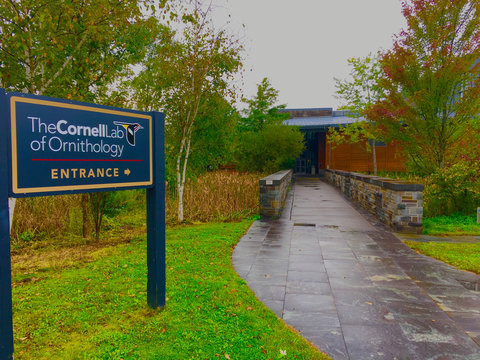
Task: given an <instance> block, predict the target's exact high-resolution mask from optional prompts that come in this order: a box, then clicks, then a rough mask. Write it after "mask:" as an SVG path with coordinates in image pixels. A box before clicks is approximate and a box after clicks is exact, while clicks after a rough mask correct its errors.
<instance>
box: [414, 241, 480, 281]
mask: <svg viewBox="0 0 480 360" xmlns="http://www.w3.org/2000/svg"><path fill="white" fill-rule="evenodd" d="M405 244H406V245H408V246H409V247H411V248H412V249H413V250H415V251H417V252H419V253H421V254H424V255H427V256H431V257H433V258H435V259H438V260H441V261H443V262H446V263H447V264H450V265H453V266H455V267H457V268H459V269H462V270H468V271H473V272H475V273H477V274H480V244H465V243H464V244H453V243H446V242H445V243H444V242H427V243H424V242H415V241H406V242H405Z"/></svg>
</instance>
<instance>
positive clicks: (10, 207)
mask: <svg viewBox="0 0 480 360" xmlns="http://www.w3.org/2000/svg"><path fill="white" fill-rule="evenodd" d="M16 202H17V199H15V198H8V213H9V221H10V231H12V222H13V212H14V211H15V203H16Z"/></svg>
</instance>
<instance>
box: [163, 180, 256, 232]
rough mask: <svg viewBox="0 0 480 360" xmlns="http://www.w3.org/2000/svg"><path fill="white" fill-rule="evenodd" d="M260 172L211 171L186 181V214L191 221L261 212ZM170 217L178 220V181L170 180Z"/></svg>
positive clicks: (168, 205)
mask: <svg viewBox="0 0 480 360" xmlns="http://www.w3.org/2000/svg"><path fill="white" fill-rule="evenodd" d="M260 178H261V175H260V174H248V173H240V172H231V171H215V172H209V173H206V174H204V175H202V176H200V177H199V178H198V179H195V180H189V181H187V183H186V184H185V192H184V216H185V220H186V221H187V222H196V221H200V222H207V221H232V220H237V219H241V218H245V217H248V216H252V215H255V214H258V205H259V191H260V187H259V184H258V181H259V179H260ZM167 188H168V191H167V194H170V195H169V196H168V195H167V197H166V199H165V200H166V202H165V203H166V206H165V212H166V221H167V223H168V224H174V223H176V222H177V200H176V189H175V185H174V184H172V185H170V184H167Z"/></svg>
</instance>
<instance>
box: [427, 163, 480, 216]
mask: <svg viewBox="0 0 480 360" xmlns="http://www.w3.org/2000/svg"><path fill="white" fill-rule="evenodd" d="M479 174H480V163H479V162H478V161H469V160H468V159H462V160H460V161H459V162H457V163H456V164H454V165H452V166H450V167H448V168H444V169H439V170H437V171H436V172H435V173H433V174H432V175H430V176H427V177H426V178H425V190H424V193H423V195H424V211H425V214H426V215H427V216H430V217H431V216H438V215H450V214H453V213H462V214H465V215H469V214H472V213H475V211H476V208H477V207H479V206H480V177H479Z"/></svg>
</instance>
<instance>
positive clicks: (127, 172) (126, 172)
mask: <svg viewBox="0 0 480 360" xmlns="http://www.w3.org/2000/svg"><path fill="white" fill-rule="evenodd" d="M130 172H131V171H130V169H126V170H125V171H124V172H123V173H124V174H125V175H127V176H128V175H130Z"/></svg>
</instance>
